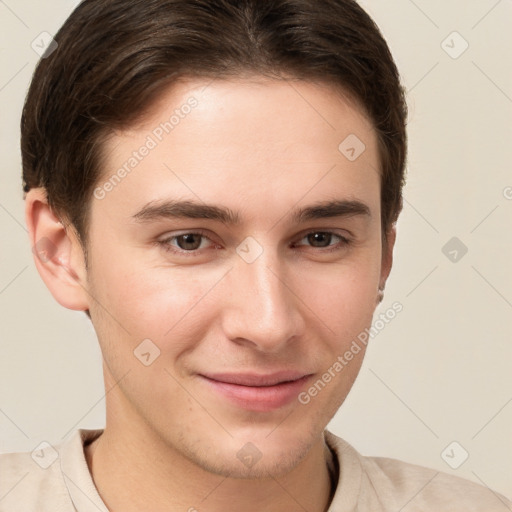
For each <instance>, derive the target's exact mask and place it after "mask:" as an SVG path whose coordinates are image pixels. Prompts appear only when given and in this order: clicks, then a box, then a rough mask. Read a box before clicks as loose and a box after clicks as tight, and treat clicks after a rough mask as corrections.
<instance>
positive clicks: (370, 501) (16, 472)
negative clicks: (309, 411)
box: [0, 429, 512, 512]
mask: <svg viewBox="0 0 512 512" xmlns="http://www.w3.org/2000/svg"><path fill="white" fill-rule="evenodd" d="M102 432H103V430H101V429H98V430H88V429H78V430H76V431H75V432H74V433H73V434H72V436H71V437H69V438H68V439H67V440H66V441H64V442H62V443H61V444H60V445H56V446H55V447H52V446H50V445H49V444H46V445H43V446H42V447H41V448H40V449H39V450H36V451H34V452H32V453H29V452H26V453H5V454H0V512H74V511H77V512H109V511H108V509H107V507H106V506H105V504H104V503H103V501H102V499H101V497H100V495H99V494H98V491H97V489H96V487H95V486H94V482H93V480H92V477H91V474H90V473H89V469H88V467H87V462H86V460H85V455H84V444H87V443H90V442H91V441H93V440H94V439H95V438H96V437H98V436H99V435H100V434H101V433H102ZM325 440H326V443H327V445H328V446H329V448H330V449H331V451H332V453H333V455H334V458H333V460H334V466H331V467H330V468H329V469H330V471H331V474H332V475H333V477H334V479H335V480H337V487H336V493H335V495H334V498H333V500H332V503H331V505H330V507H329V509H328V512H399V511H400V512H413V511H415V512H420V511H421V512H429V511H431V512H472V511H481V512H507V511H509V512H510V511H512V502H511V501H509V500H507V499H506V498H505V497H503V496H501V495H499V494H497V493H495V492H493V491H491V490H489V489H487V488H486V487H483V486H480V485H478V484H475V483H472V482H469V481H468V480H464V479H461V478H458V477H455V476H451V475H448V474H446V473H442V472H439V471H435V470H433V469H427V468H423V467H420V466H415V465H412V464H407V463H405V462H401V461H398V460H395V459H389V458H383V457H364V456H362V455H360V454H359V453H358V452H357V451H356V450H355V449H354V448H352V447H351V446H350V445H349V444H348V443H346V442H345V441H344V440H343V439H340V438H339V437H337V436H335V435H334V434H332V433H331V432H329V431H325Z"/></svg>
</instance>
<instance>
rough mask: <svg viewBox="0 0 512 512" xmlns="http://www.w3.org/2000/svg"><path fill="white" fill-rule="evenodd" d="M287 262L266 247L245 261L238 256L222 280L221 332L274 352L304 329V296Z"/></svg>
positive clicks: (254, 346) (294, 338)
mask: <svg viewBox="0 0 512 512" xmlns="http://www.w3.org/2000/svg"><path fill="white" fill-rule="evenodd" d="M294 282H295V279H294V276H293V274H292V270H291V269H290V267H289V265H286V262H282V261H280V260H279V256H278V255H276V254H275V253H274V252H273V251H270V250H269V249H268V250H265V251H264V252H263V253H262V254H261V255H260V256H259V257H258V258H257V259H256V260H255V261H253V262H252V263H248V262H247V261H245V260H244V259H243V258H239V257H238V256H237V259H236V262H235V266H234V268H233V269H232V270H231V272H229V274H228V275H227V280H226V282H225V283H224V286H225V295H224V296H225V297H227V303H225V304H224V307H223V308H222V320H223V321H222V324H223V329H224V334H225V335H226V336H227V337H228V339H230V340H231V341H233V342H235V343H238V344H242V345H245V346H247V347H251V348H253V349H256V350H258V351H260V352H268V353H277V352H279V351H282V350H283V348H284V347H285V346H286V345H288V344H289V343H292V342H293V341H294V340H296V339H297V338H298V337H300V336H301V335H302V334H303V332H304V327H305V322H304V317H303V315H302V313H301V311H302V309H303V308H304V302H303V301H304V298H302V297H300V296H299V295H298V293H297V291H295V290H294Z"/></svg>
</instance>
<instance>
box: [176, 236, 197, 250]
mask: <svg viewBox="0 0 512 512" xmlns="http://www.w3.org/2000/svg"><path fill="white" fill-rule="evenodd" d="M175 238H176V243H177V245H178V247H179V248H180V249H183V250H184V251H195V250H196V249H199V247H200V246H201V239H202V238H204V237H203V236H202V235H200V234H198V233H187V234H185V235H180V236H177V237H175Z"/></svg>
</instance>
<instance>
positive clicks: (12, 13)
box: [0, 0, 512, 497]
mask: <svg viewBox="0 0 512 512" xmlns="http://www.w3.org/2000/svg"><path fill="white" fill-rule="evenodd" d="M361 3H362V4H363V6H364V7H366V8H367V9H368V11H369V12H370V14H371V15H372V16H373V17H374V19H375V20H376V22H377V24H378V25H379V26H380V27H381V29H382V31H383V33H384V35H385V37H386V38H387V40H388V42H389V44H390V46H391V49H392V52H393V54H394V55H395V58H396V60H397V63H398V66H399V68H400V70H401V73H402V75H403V80H404V83H405V84H406V86H407V88H408V90H409V95H408V101H409V105H410V121H409V136H410V152H409V165H408V174H409V178H408V184H407V187H406V190H405V199H406V205H405V209H404V212H403V214H402V217H401V219H400V221H399V224H398V228H399V229H398V242H397V247H396V251H395V267H394V270H393V272H392V274H391V278H390V280H389V282H388V286H387V289H386V297H385V300H384V302H383V304H382V305H381V306H380V311H385V310H386V309H387V308H388V307H390V305H391V304H392V303H393V302H395V301H399V302H400V303H401V304H403V308H404V309H403V311H402V312H401V313H400V314H399V315H397V317H396V318H395V319H394V320H393V321H392V322H391V323H390V324H388V325H387V326H386V327H385V329H383V330H381V332H380V333H379V334H378V336H376V337H375V338H374V339H373V340H372V342H371V347H370V350H369V352H368V355H367V359H366V361H365V364H364V366H363V369H362V371H361V374H360V376H359V378H358V380H357V382H356V384H355V386H354V389H353V391H352V393H351V394H350V395H349V398H348V399H347V401H346V403H345V405H344V406H343V407H342V409H341V411H340V412H339V413H338V414H337V416H336V417H335V418H334V419H333V421H332V423H331V424H330V428H331V430H332V431H333V432H334V433H336V434H338V435H341V436H343V437H344V438H345V439H347V440H348V441H349V442H351V443H352V444H353V445H354V446H355V447H356V448H358V449H359V451H361V452H362V453H364V454H368V455H382V456H390V457H395V458H399V459H404V460H407V461H410V462H414V463H417V464H421V465H425V466H430V467H434V468H437V469H439V470H442V471H447V472H449V473H454V474H457V475H460V476H463V477H466V478H469V479H471V480H474V481H476V482H480V483H482V484H484V485H488V486H489V487H491V488H494V489H495V490H497V491H499V492H502V493H504V494H507V495H508V496H509V497H511V496H512V436H511V432H512V372H511V370H510V367H511V362H512V340H511V328H512V265H511V261H512V258H511V256H512V200H511V199H512V172H511V164H510V162H512V67H511V66H512V64H511V59H510V55H511V54H512V36H511V32H510V27H511V26H512V25H511V23H512V2H511V1H510V0H501V1H498V0H470V1H468V0H451V1H449V2H447V1H446V0H428V1H427V0H415V1H414V2H413V1H412V0H390V1H385V2H384V1H382V0H365V1H362V2H361ZM75 4H76V2H72V1H69V0H68V1H64V0H47V1H45V2H36V1H34V0H32V1H29V0H6V1H0V19H1V28H0V45H1V50H0V70H1V78H0V101H1V112H2V116H1V124H0V129H1V133H0V144H1V155H2V160H1V163H2V172H1V173H0V234H1V241H2V242H1V250H0V311H1V312H2V313H1V322H0V339H1V348H2V356H1V357H0V451H14V450H31V449H33V448H34V447H35V446H37V445H38V444H39V443H40V442H41V441H42V440H46V441H49V442H51V443H58V442H60V441H61V440H62V439H63V438H64V437H65V436H67V435H68V434H69V432H70V431H72V430H74V429H75V428H79V427H84V428H94V427H102V426H103V425H104V415H105V411H104V390H103V383H102V375H101V355H100V352H99V348H98V346H97V342H96V338H95V335H94V331H93V329H92V327H91V325H90V324H89V321H88V320H87V318H86V317H85V315H84V314H82V313H76V312H71V311H67V310H65V309H63V308H62V307H60V306H59V305H58V304H57V303H56V302H55V301H54V300H53V298H52V297H51V295H50V293H49V292H48V291H47V289H46V288H45V286H44V284H43V283H42V281H41V280H40V278H39V276H38V274H37V272H36V270H35V267H34V264H33V260H32V253H31V247H30V246H29V244H28V238H27V234H26V230H25V227H24V224H25V223H24V213H23V206H24V205H23V200H22V193H21V178H20V156H19V128H18V127H19V117H20V112H21V107H22V102H23V98H24V95H25V93H26V90H27V87H28V84H29V81H30V77H31V73H32V71H33V68H34V66H35V64H36V62H37V59H38V55H37V54H36V53H35V52H34V51H33V50H32V48H31V43H32V41H33V40H34V39H35V38H36V37H37V36H38V35H39V34H40V33H41V32H43V31H47V32H49V33H51V34H55V33H56V31H57V30H58V28H59V27H60V25H61V24H62V22H63V21H64V20H65V18H66V17H67V15H68V14H69V13H70V11H71V9H72V8H73V7H74V5H75ZM453 31H457V32H459V33H460V35H461V36H462V37H463V38H464V40H466V41H467V42H468V43H469V47H468V49H467V50H466V51H465V52H464V53H463V54H462V55H460V56H459V57H458V58H456V59H455V58H452V57H451V56H450V55H448V53H447V52H446V51H445V49H447V50H448V51H450V52H451V53H452V54H454V52H458V51H459V50H461V49H462V48H463V46H462V44H463V41H462V40H461V39H459V38H458V36H455V37H454V36H451V37H449V38H448V39H447V40H446V38H447V37H448V36H449V35H450V34H451V33H452V32H453ZM444 40H446V43H445V44H444V45H442V42H443V41H444ZM450 47H451V48H450ZM507 187H508V188H507ZM452 237H457V238H458V239H459V240H460V241H462V242H463V243H464V244H465V246H467V248H468V253H467V254H466V255H465V256H464V257H462V258H461V259H460V260H459V261H458V262H456V263H454V262H452V261H450V260H449V259H448V258H447V257H446V256H445V254H444V253H443V251H442V248H443V247H444V245H445V244H446V243H447V242H448V241H449V240H450V239H451V238H452ZM453 441H457V443H459V445H460V446H459V445H457V446H456V447H455V448H454V450H453V451H451V449H449V450H448V454H449V455H450V457H448V460H449V461H450V462H451V463H452V465H456V464H455V463H456V462H457V461H460V460H461V457H462V455H463V454H464V452H463V451H462V450H465V451H467V452H468V453H469V458H468V459H467V460H466V461H465V462H464V463H463V464H462V465H461V466H460V467H459V468H458V469H456V470H454V469H451V468H450V467H449V466H448V464H447V463H446V462H445V460H443V458H442V456H441V453H442V452H443V450H444V449H445V448H446V447H447V446H448V445H449V444H450V443H452V442H453Z"/></svg>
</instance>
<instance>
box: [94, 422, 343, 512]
mask: <svg viewBox="0 0 512 512" xmlns="http://www.w3.org/2000/svg"><path fill="white" fill-rule="evenodd" d="M85 455H86V460H87V464H88V466H89V471H90V472H91V475H92V477H93V480H94V482H95V485H96V487H97V489H98V491H99V494H100V496H101V497H102V499H103V501H104V502H105V504H106V506H107V507H108V509H109V510H110V511H111V512H121V511H122V512H132V511H133V512H135V511H139V510H152V511H154V512H159V511H160V510H162V511H164V510H165V511H166V512H173V511H176V512H178V511H180V512H182V511H188V512H197V511H200V510H204V509H207V510H208V511H209V512H221V511H222V512H225V511H226V510H236V509H241V510H244V511H246V512H253V511H254V512H256V511H258V512H278V511H279V512H288V511H290V512H292V511H296V510H297V509H304V510H308V511H310V512H325V511H326V510H327V508H328V506H329V504H330V501H331V499H332V494H333V492H334V490H333V489H331V480H330V474H329V470H328V463H329V458H330V457H332V455H331V453H330V450H329V449H328V448H327V445H326V444H325V441H324V438H323V435H322V437H321V438H320V439H318V442H316V443H315V444H314V446H313V447H312V449H311V450H310V452H309V453H308V455H307V456H306V457H305V458H304V459H303V460H302V461H301V462H300V463H299V464H298V465H297V466H296V467H295V468H294V469H293V470H292V471H291V472H289V473H288V474H285V475H283V476H280V477H278V478H277V477H271V478H266V479H240V478H229V477H225V476H220V475H216V474H212V473H210V472H208V471H206V470H205V469H203V468H201V467H198V466H197V465H196V464H194V463H193V462H191V461H189V460H188V459H186V458H184V457H183V456H181V454H179V453H177V452H176V451H175V450H173V449H172V448H170V447H168V446H163V443H162V442H161V440H160V442H159V439H158V438H157V436H155V434H153V435H151V433H149V432H147V431H146V432H140V431H138V430H135V429H134V430H131V431H130V432H127V431H126V428H123V429H121V428H120V429H116V428H112V427H111V426H110V428H109V425H108V422H107V427H106V428H105V431H104V432H103V434H102V435H101V436H100V437H99V438H97V439H96V440H95V441H94V442H93V443H91V444H90V445H88V446H86V448H85Z"/></svg>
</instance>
